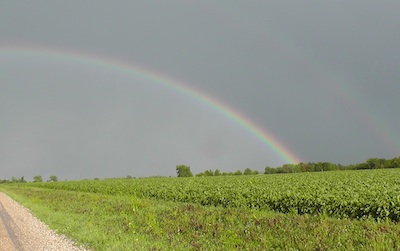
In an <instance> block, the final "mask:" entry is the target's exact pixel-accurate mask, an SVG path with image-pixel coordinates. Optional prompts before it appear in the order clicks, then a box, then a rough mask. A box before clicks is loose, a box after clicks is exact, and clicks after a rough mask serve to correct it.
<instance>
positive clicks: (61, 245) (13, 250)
mask: <svg viewBox="0 0 400 251" xmlns="http://www.w3.org/2000/svg"><path fill="white" fill-rule="evenodd" d="M20 250H22V251H44V250H46V251H47V250H49V251H50V250H57V251H63V250H65V251H75V250H76V251H80V250H82V251H84V250H85V249H83V248H79V247H76V246H74V245H73V242H72V241H71V240H69V239H68V238H66V237H65V236H62V235H59V234H56V233H55V232H54V231H52V230H50V229H49V228H48V226H47V225H45V224H44V223H43V222H41V221H39V220H38V219H37V218H35V217H34V216H33V215H32V214H31V213H30V212H29V210H28V209H26V208H25V207H23V206H21V205H19V204H18V203H17V202H15V201H14V200H12V199H11V198H10V197H8V196H7V195H6V194H4V193H1V192H0V251H20Z"/></svg>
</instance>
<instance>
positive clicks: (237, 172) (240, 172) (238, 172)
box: [233, 170, 243, 175]
mask: <svg viewBox="0 0 400 251" xmlns="http://www.w3.org/2000/svg"><path fill="white" fill-rule="evenodd" d="M242 174H243V173H242V171H240V170H237V171H236V172H234V173H233V175H242Z"/></svg>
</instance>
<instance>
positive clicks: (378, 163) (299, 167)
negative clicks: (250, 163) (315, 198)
mask: <svg viewBox="0 0 400 251" xmlns="http://www.w3.org/2000/svg"><path fill="white" fill-rule="evenodd" d="M384 168H400V157H396V158H393V159H382V158H370V159H368V160H367V161H366V162H364V163H359V164H352V165H341V164H334V163H330V162H309V163H302V162H301V163H298V164H284V165H282V166H278V167H269V166H267V167H265V169H264V174H275V173H301V172H323V171H338V170H362V169H384ZM176 172H177V175H178V177H192V176H194V175H193V174H192V172H191V171H190V166H186V165H178V166H177V167H176ZM256 174H259V172H258V171H257V170H251V169H250V168H246V169H245V170H244V171H243V172H242V171H241V170H237V171H235V172H221V171H220V170H218V169H216V170H215V171H213V170H206V171H204V172H201V173H198V174H196V175H195V176H196V177H204V176H227V175H256Z"/></svg>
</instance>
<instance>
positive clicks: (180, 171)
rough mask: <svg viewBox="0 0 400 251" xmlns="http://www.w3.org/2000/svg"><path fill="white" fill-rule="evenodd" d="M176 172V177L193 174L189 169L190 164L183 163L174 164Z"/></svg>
mask: <svg viewBox="0 0 400 251" xmlns="http://www.w3.org/2000/svg"><path fill="white" fill-rule="evenodd" d="M176 173H177V175H178V177H192V176H193V174H192V172H191V171H190V166H185V165H177V166H176Z"/></svg>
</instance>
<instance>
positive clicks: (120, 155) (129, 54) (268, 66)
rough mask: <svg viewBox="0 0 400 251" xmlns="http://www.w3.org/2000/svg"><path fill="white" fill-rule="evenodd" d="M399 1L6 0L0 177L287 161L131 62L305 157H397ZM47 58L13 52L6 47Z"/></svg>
mask: <svg viewBox="0 0 400 251" xmlns="http://www.w3.org/2000/svg"><path fill="white" fill-rule="evenodd" d="M399 9H400V2H399V1H367V0H359V1H358V0H357V1H348V0H346V1H267V0H263V1H223V0H221V1H205V0H204V1H176V0H170V1H148V0H146V1H98V0H96V1H29V2H26V1H24V2H19V1H2V3H1V4H0V104H1V105H0V116H1V124H0V168H1V169H0V179H1V178H10V177H11V176H15V177H20V176H25V177H26V178H27V179H28V180H31V179H32V177H33V176H34V175H42V176H44V177H48V176H49V175H52V174H55V175H57V176H58V177H59V178H60V179H81V178H94V177H99V178H104V177H123V176H126V175H132V176H136V177H140V176H151V175H168V176H169V175H171V176H175V166H176V165H177V164H187V165H189V166H191V168H192V171H193V172H194V173H198V172H201V171H205V170H207V169H213V170H214V169H220V170H221V171H235V170H238V169H241V170H244V169H245V168H247V167H250V168H252V169H257V170H259V171H263V170H264V167H265V166H267V165H268V166H279V165H282V164H284V163H285V161H284V160H282V158H280V157H279V155H278V154H277V153H276V152H274V151H273V149H271V148H269V147H268V146H267V145H265V144H262V143H261V142H260V141H259V140H258V139H257V138H256V137H255V136H254V135H253V134H251V133H250V132H249V131H247V130H246V129H244V128H242V127H241V126H240V125H238V124H237V123H236V122H234V121H232V120H230V119H229V118H227V117H226V116H224V115H223V113H221V112H219V111H217V110H215V109H213V108H212V107H209V106H207V105H205V104H204V103H202V102H200V101H199V100H196V99H194V98H193V97H190V96H188V95H184V94H182V93H180V92H178V91H175V90H173V89H172V88H167V87H165V86H163V85H161V84H160V83H158V82H157V81H152V80H150V79H145V78H140V76H136V75H135V74H125V73H124V72H119V71H115V69H113V68H112V67H107V66H101V65H98V64H90V63H85V62H82V61H80V60H78V59H76V60H73V59H63V58H61V57H57V56H49V55H47V56H46V55H45V54H46V53H43V50H46V49H49V48H51V49H52V50H56V51H60V52H61V53H66V54H68V53H69V52H74V53H80V54H87V55H96V56H97V57H99V58H104V59H107V58H112V59H113V60H116V61H121V62H128V63H133V64H135V65H138V66H141V67H143V68H145V69H147V70H148V71H150V72H154V73H161V74H162V75H164V76H170V77H171V78H176V79H179V80H180V81H181V82H182V83H183V84H184V85H186V86H188V87H189V88H195V89H197V90H200V91H201V92H203V93H204V94H206V95H209V96H211V97H213V98H214V99H215V100H218V101H219V102H221V103H223V104H225V105H227V106H229V107H231V108H232V109H234V110H235V111H238V112H240V113H241V114H243V115H244V116H246V117H247V118H248V119H249V120H251V121H252V122H254V123H256V124H258V125H259V126H260V127H262V128H263V129H264V130H265V131H267V132H269V133H270V134H271V135H274V137H276V138H277V139H278V140H279V141H280V142H281V143H282V144H283V145H284V146H285V147H286V148H288V149H290V150H291V151H292V152H293V153H295V154H296V155H297V156H299V158H301V160H302V161H304V162H317V161H329V162H334V163H341V164H350V163H358V162H363V161H365V160H366V159H368V158H371V157H381V158H392V157H395V156H399V150H400V133H399V131H398V128H397V127H396V125H399V124H400V116H399V115H400V114H399V107H400V99H399V97H398V95H399V92H400V82H399V81H400V71H399V69H400V50H399V44H400V28H399V24H400V15H399ZM11 47H14V48H15V50H18V49H19V48H20V49H22V48H42V53H37V54H34V55H32V54H28V53H16V52H15V51H14V52H13V53H7V51H9V48H11Z"/></svg>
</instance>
